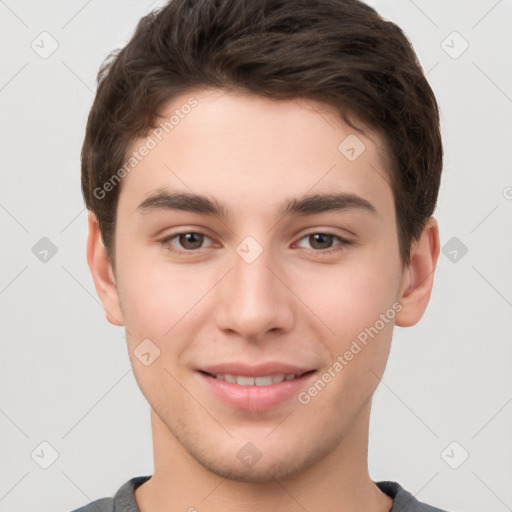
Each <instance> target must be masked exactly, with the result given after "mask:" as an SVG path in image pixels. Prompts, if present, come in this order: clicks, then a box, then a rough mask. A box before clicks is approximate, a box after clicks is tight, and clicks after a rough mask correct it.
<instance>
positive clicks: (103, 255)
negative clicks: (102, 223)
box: [87, 212, 124, 326]
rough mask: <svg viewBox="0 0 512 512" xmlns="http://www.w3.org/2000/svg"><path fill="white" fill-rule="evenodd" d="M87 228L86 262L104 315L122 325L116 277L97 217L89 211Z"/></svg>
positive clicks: (112, 321) (112, 322)
mask: <svg viewBox="0 0 512 512" xmlns="http://www.w3.org/2000/svg"><path fill="white" fill-rule="evenodd" d="M88 230H89V233H88V237H87V263H88V264H89V269H90V271H91V274H92V278H93V280H94V286H95V287H96V292H97V293H98V297H99V298H100V300H101V302H102V304H103V307H104V309H105V316H106V317H107V320H108V321H109V322H110V323H111V324H113V325H119V326H121V325H124V323H123V315H122V311H121V306H120V302H119V295H118V292H117V285H116V278H115V276H114V272H113V270H112V264H111V262H110V258H109V257H108V254H107V250H106V249H105V246H104V245H103V240H102V239H101V233H100V228H99V224H98V219H97V218H96V215H94V213H92V212H89V219H88Z"/></svg>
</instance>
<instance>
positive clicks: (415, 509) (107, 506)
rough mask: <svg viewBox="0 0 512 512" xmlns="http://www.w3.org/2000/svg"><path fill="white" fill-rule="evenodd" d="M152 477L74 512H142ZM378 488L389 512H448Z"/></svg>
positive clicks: (391, 488)
mask: <svg viewBox="0 0 512 512" xmlns="http://www.w3.org/2000/svg"><path fill="white" fill-rule="evenodd" d="M150 478H151V475H150V476H136V477H134V478H132V479H131V480H128V482H126V483H125V484H123V486H122V487H121V488H120V489H119V490H118V491H117V493H116V495H115V496H114V497H113V498H101V499H99V500H96V501H93V502H92V503H89V505H86V506H85V507H81V508H78V509H76V510H73V511H72V512H140V510H139V507H138V506H137V502H136V501H135V493H134V491H135V489H136V488H137V487H138V486H139V485H142V484H143V483H144V482H146V481H147V480H149V479H150ZM375 483H376V484H377V486H378V488H379V489H380V490H381V491H382V492H384V493H385V494H387V495H388V496H390V497H391V498H393V506H392V507H391V510H390V511H389V512H446V511H445V510H441V509H440V508H435V507H431V506H430V505H425V503H421V502H420V501H418V500H417V499H416V498H415V497H414V496H413V495H412V494H411V493H409V492H407V491H406V490H405V489H404V488H403V487H402V486H401V485H400V484H398V483H397V482H375Z"/></svg>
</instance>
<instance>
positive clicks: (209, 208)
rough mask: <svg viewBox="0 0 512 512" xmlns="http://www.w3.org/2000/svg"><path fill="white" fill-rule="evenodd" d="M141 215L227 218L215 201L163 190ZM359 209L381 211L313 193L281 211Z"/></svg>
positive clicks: (354, 198) (344, 196) (356, 200)
mask: <svg viewBox="0 0 512 512" xmlns="http://www.w3.org/2000/svg"><path fill="white" fill-rule="evenodd" d="M137 209H138V210H140V211H141V213H149V212H151V211H155V210H156V211H158V210H181V211H186V212H192V213H199V214H203V215H214V216H217V217H220V218H223V219H225V218H227V217H228V212H227V209H226V207H225V206H224V205H222V204H221V203H219V202H218V201H217V200H215V199H213V198H209V197H207V196H204V195H200V194H193V193H188V192H176V193H169V192H167V191H165V190H160V191H157V192H155V193H153V194H152V195H150V196H149V197H148V198H146V199H145V200H144V201H143V202H142V203H141V204H140V205H139V206H138V208H137ZM347 210H359V211H363V212H367V213H371V214H377V209H376V208H375V206H373V204H371V203H370V202H369V201H367V200H366V199H364V198H362V197H360V196H358V195H356V194H351V193H347V192H338V193H330V194H313V195H309V196H304V197H300V198H292V199H288V200H286V201H285V202H284V203H283V204H282V205H281V208H280V209H279V213H280V215H281V216H282V217H289V216H293V215H298V216H302V215H314V214H319V213H323V212H329V211H347Z"/></svg>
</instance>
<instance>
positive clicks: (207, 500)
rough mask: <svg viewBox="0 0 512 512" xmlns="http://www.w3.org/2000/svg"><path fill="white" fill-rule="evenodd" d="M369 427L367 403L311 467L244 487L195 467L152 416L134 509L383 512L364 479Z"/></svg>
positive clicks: (383, 502)
mask: <svg viewBox="0 0 512 512" xmlns="http://www.w3.org/2000/svg"><path fill="white" fill-rule="evenodd" d="M369 421H370V403H368V404H366V405H365V406H364V407H363V409H362V410H361V412H360V413H359V415H358V416H357V417H356V419H355V420H354V422H353V424H352V425H351V426H350V428H349V430H348V432H346V434H345V436H344V437H343V439H341V440H340V442H339V444H338V445H337V446H336V448H335V449H334V450H333V451H332V452H331V453H329V454H328V455H327V456H325V457H323V458H321V460H319V461H318V462H317V463H316V464H314V465H311V466H310V467H308V468H306V469H304V470H302V471H300V472H299V473H295V474H293V475H292V476H290V477H288V478H286V479H281V480H276V479H274V480H273V481H270V482H263V483H253V482H249V483H248V482H240V481H234V480H230V479H226V478H223V477H221V476H219V475H217V474H215V473H214V472H212V471H210V470H209V469H207V468H205V467H204V466H202V465H201V464H199V463H198V462H197V461H196V460H195V459H194V458H193V457H191V456H190V454H189V453H188V452H187V451H186V450H185V449H184V448H183V446H182V445H181V444H180V443H179V442H178V441H177V439H176V438H175V437H174V436H173V435H172V434H171V432H170V431H169V429H168V428H167V427H166V425H165V424H164V423H163V422H162V420H161V419H160V418H159V416H158V415H157V414H156V413H155V412H154V411H153V410H151V427H152V434H153V456H154V463H155V469H154V472H153V476H152V477H151V478H150V479H149V480H148V481H147V482H145V483H144V484H143V485H141V486H140V487H138V488H137V490H136V491H135V498H136V501H137V504H138V506H139V508H140V510H141V512H150V511H151V512H163V511H164V510H165V511H166V512H174V511H190V512H194V511H199V512H201V511H202V510H208V511H209V512H221V511H222V512H232V511H233V512H234V511H237V512H240V511H243V512H261V510H266V511H268V512H273V511H279V512H304V510H308V511H309V512H316V511H318V512H319V511H322V512H331V511H332V512H355V511H356V510H366V511H369V512H388V511H389V510H390V509H391V507H392V505H393V501H392V499H391V498H390V497H389V496H387V495H385V494H384V493H382V492H381V491H380V489H379V488H378V487H377V486H376V485H375V483H374V482H373V481H372V480H371V478H370V476H369V473H368V467H367V456H368V428H369ZM319 435H322V434H321V433H319Z"/></svg>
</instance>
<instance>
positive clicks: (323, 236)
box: [312, 233, 332, 249]
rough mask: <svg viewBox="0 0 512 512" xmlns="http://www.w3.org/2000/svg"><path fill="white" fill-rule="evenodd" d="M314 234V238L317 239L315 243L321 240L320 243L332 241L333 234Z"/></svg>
mask: <svg viewBox="0 0 512 512" xmlns="http://www.w3.org/2000/svg"><path fill="white" fill-rule="evenodd" d="M312 236H313V239H314V240H315V243H317V242H319V243H320V244H322V243H323V244H325V243H327V245H330V244H329V242H332V240H331V239H332V235H326V234H325V233H316V234H314V235H312ZM320 249H325V247H320Z"/></svg>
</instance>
